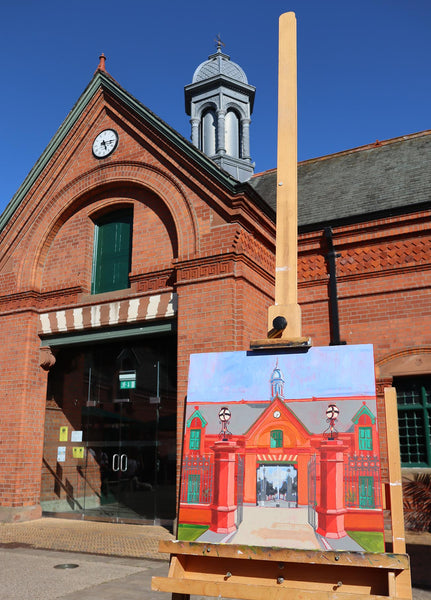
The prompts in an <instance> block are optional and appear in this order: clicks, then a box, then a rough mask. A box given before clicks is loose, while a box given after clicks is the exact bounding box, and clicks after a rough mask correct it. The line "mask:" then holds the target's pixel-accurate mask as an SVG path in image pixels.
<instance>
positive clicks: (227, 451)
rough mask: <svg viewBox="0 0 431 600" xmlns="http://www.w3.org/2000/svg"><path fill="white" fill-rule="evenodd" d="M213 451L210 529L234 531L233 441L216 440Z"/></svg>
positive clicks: (234, 452) (234, 445)
mask: <svg viewBox="0 0 431 600" xmlns="http://www.w3.org/2000/svg"><path fill="white" fill-rule="evenodd" d="M211 450H213V451H214V492H213V503H212V505H211V526H210V530H211V531H214V532H216V533H231V532H232V531H235V529H236V525H235V512H236V504H235V464H236V461H235V458H236V452H237V450H238V446H237V445H236V443H235V442H225V441H220V442H216V443H215V444H214V446H212V448H211Z"/></svg>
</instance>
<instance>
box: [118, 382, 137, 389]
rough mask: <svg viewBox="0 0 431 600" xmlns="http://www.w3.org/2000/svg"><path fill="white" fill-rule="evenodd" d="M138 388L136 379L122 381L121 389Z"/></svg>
mask: <svg viewBox="0 0 431 600" xmlns="http://www.w3.org/2000/svg"><path fill="white" fill-rule="evenodd" d="M135 388H136V380H134V381H120V390H134V389H135Z"/></svg>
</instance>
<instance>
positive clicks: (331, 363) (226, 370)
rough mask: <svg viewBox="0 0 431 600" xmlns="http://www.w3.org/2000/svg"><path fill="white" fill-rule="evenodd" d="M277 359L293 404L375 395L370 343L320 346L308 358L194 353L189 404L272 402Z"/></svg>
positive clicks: (242, 353)
mask: <svg viewBox="0 0 431 600" xmlns="http://www.w3.org/2000/svg"><path fill="white" fill-rule="evenodd" d="M277 359H278V366H279V368H280V369H281V371H282V373H283V377H284V381H285V384H284V396H285V398H287V399H292V400H293V399H301V398H312V397H313V396H314V397H318V398H331V397H340V396H355V395H359V396H374V395H375V379H374V358H373V348H372V346H371V345H369V344H366V345H361V346H331V347H316V348H310V350H308V352H306V353H294V354H290V353H289V354H278V355H259V354H253V353H250V354H249V355H247V353H246V352H219V353H218V352H214V353H209V354H193V355H192V356H191V357H190V370H189V386H188V391H187V402H188V403H189V404H199V402H226V403H227V402H237V401H239V400H247V401H251V400H268V399H269V397H270V391H271V388H270V378H271V374H272V371H273V369H274V367H275V366H276V362H277Z"/></svg>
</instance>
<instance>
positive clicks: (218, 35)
mask: <svg viewBox="0 0 431 600" xmlns="http://www.w3.org/2000/svg"><path fill="white" fill-rule="evenodd" d="M214 41H215V42H216V44H217V52H221V47H222V46H224V43H223V42H222V41H221V38H220V34H219V33H218V34H217V37H216V39H215V40H214Z"/></svg>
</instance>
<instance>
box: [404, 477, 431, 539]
mask: <svg viewBox="0 0 431 600" xmlns="http://www.w3.org/2000/svg"><path fill="white" fill-rule="evenodd" d="M403 493H404V519H405V524H406V528H407V529H411V530H413V531H431V474H430V473H421V474H418V473H416V474H414V475H413V479H405V480H404V481H403Z"/></svg>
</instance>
